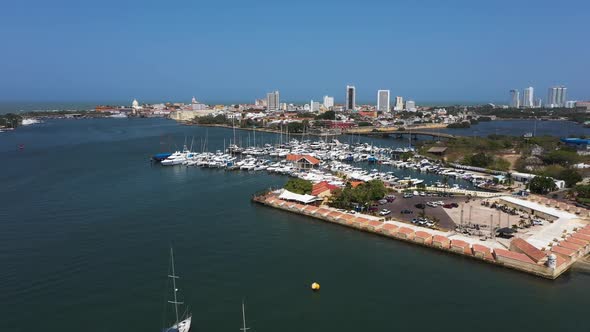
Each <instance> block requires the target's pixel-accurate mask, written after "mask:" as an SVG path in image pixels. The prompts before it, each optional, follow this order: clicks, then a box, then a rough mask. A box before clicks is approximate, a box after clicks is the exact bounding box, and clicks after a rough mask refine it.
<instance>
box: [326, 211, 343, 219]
mask: <svg viewBox="0 0 590 332" xmlns="http://www.w3.org/2000/svg"><path fill="white" fill-rule="evenodd" d="M341 214H342V213H340V212H338V211H332V212H330V213H328V215H327V216H328V217H331V218H337V217H339V216H340V215H341Z"/></svg>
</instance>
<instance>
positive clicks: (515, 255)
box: [494, 249, 535, 264]
mask: <svg viewBox="0 0 590 332" xmlns="http://www.w3.org/2000/svg"><path fill="white" fill-rule="evenodd" d="M494 254H495V255H496V257H503V258H508V259H513V260H517V261H520V262H524V263H531V264H535V262H534V261H533V260H532V259H530V258H529V256H527V255H525V254H521V253H519V252H514V251H508V250H504V249H494Z"/></svg>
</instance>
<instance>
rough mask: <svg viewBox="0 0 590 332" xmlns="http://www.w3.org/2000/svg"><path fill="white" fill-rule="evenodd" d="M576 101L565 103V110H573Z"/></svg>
mask: <svg viewBox="0 0 590 332" xmlns="http://www.w3.org/2000/svg"><path fill="white" fill-rule="evenodd" d="M575 107H576V101H575V100H568V101H566V102H565V108H575Z"/></svg>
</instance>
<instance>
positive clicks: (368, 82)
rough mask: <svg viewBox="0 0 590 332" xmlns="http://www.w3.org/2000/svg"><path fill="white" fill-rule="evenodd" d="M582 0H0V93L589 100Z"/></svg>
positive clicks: (80, 97) (87, 97)
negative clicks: (349, 90) (530, 92)
mask: <svg viewBox="0 0 590 332" xmlns="http://www.w3.org/2000/svg"><path fill="white" fill-rule="evenodd" d="M588 22H590V2H589V1H584V0H579V1H567V0H564V1H528V0H525V1H504V0H495V1H475V0H471V1H453V0H448V1H440V0H436V1H435V0H423V1H420V0H414V1H373V0H364V1H346V0H340V1H321V0H316V1H308V0H299V1H289V2H286V1H276V0H275V1H266V0H264V1H261V0H250V1H244V0H240V1H233V0H231V1H224V0H217V1H204V0H193V1H181V0H169V1H164V0H160V1H149V0H144V1H110V0H106V1H83V0H78V1H60V0H55V1H42V0H18V1H10V2H9V1H3V3H2V4H1V5H0V40H1V43H2V44H1V45H2V51H1V52H0V60H1V61H0V101H15V100H16V101H19V100H21V101H96V102H102V101H104V102H107V101H124V100H129V99H132V98H138V99H140V100H142V101H160V100H174V101H190V98H191V97H192V96H193V95H194V96H196V97H197V98H198V99H199V100H202V101H204V102H210V103H213V102H234V101H236V102H237V101H244V102H246V101H252V100H253V99H254V98H256V97H262V96H264V94H265V93H266V92H267V91H271V90H274V89H279V90H280V91H281V95H282V96H281V97H282V99H283V100H289V101H307V100H309V99H316V100H319V99H320V98H321V97H322V96H323V95H324V94H329V95H334V96H335V97H336V101H337V102H342V101H343V100H344V94H345V86H346V84H354V85H356V87H357V93H358V99H359V100H360V101H367V102H374V99H375V96H376V90H377V89H381V88H384V89H390V90H391V93H392V95H394V96H395V95H401V96H404V97H406V98H410V99H415V100H416V101H417V102H418V103H420V102H421V101H422V102H427V101H441V102H442V101H483V102H487V101H506V102H507V100H508V90H510V89H512V88H518V89H520V90H522V89H523V88H525V87H527V86H529V85H531V86H534V87H535V88H536V91H535V92H536V93H537V96H539V94H540V96H539V97H543V98H545V95H546V91H547V88H548V87H549V86H551V85H554V84H565V85H566V86H567V87H568V90H569V96H568V97H569V98H568V99H590V89H589V87H590V75H589V73H590V42H589V40H590V37H589V36H590V28H589V26H588Z"/></svg>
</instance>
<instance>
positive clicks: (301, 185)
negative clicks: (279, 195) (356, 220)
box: [285, 179, 313, 195]
mask: <svg viewBox="0 0 590 332" xmlns="http://www.w3.org/2000/svg"><path fill="white" fill-rule="evenodd" d="M312 188H313V184H312V183H311V181H307V180H303V179H289V181H287V184H285V189H287V190H289V191H290V192H293V193H296V194H301V195H303V194H311V189H312Z"/></svg>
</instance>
